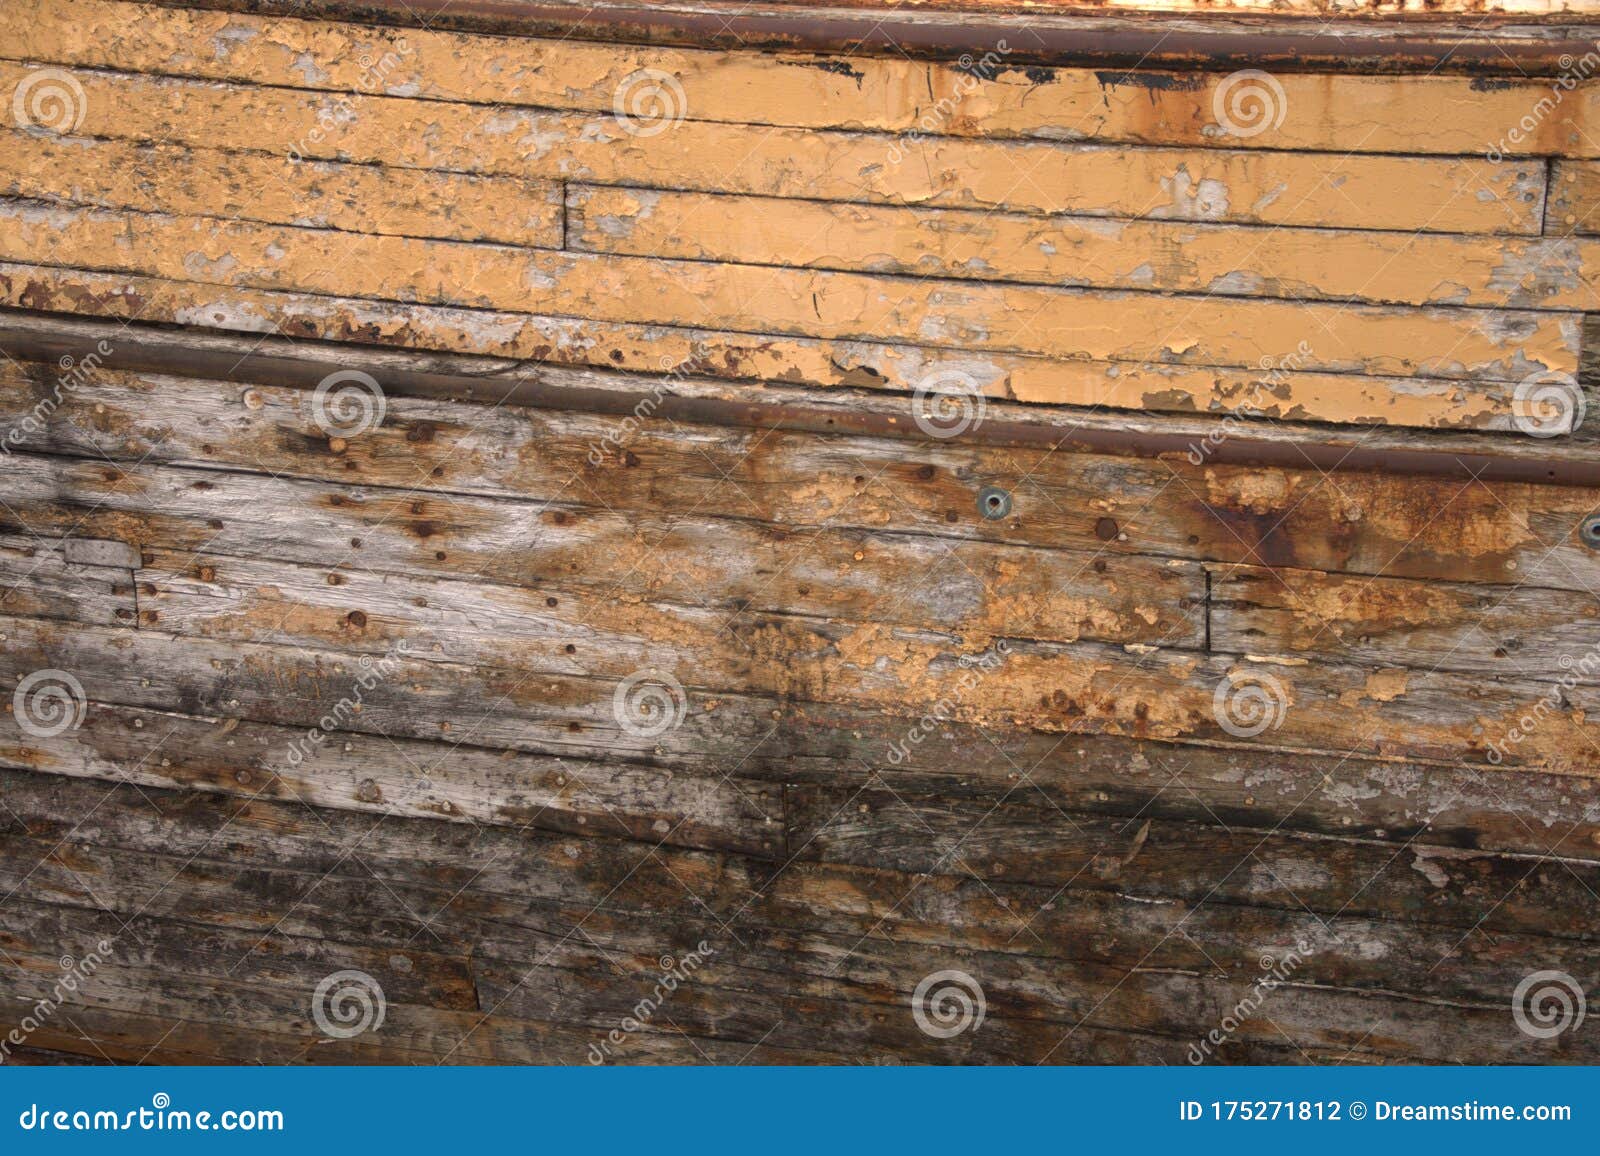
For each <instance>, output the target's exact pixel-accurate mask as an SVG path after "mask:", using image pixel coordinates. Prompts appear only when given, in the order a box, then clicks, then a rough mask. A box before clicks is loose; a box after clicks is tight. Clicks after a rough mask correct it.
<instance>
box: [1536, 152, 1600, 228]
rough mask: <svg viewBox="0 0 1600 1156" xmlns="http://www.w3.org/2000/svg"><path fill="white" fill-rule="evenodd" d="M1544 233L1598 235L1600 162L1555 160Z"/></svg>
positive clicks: (1599, 218) (1599, 222)
mask: <svg viewBox="0 0 1600 1156" xmlns="http://www.w3.org/2000/svg"><path fill="white" fill-rule="evenodd" d="M1544 231H1545V232H1546V233H1549V234H1550V235H1551V236H1556V237H1568V236H1580V237H1582V236H1595V235H1600V163H1595V162H1592V161H1556V162H1555V164H1554V165H1553V166H1551V171H1550V197H1549V202H1548V204H1547V206H1546V213H1545V225H1544Z"/></svg>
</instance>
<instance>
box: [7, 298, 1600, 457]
mask: <svg viewBox="0 0 1600 1156" xmlns="http://www.w3.org/2000/svg"><path fill="white" fill-rule="evenodd" d="M167 337H168V339H167V340H165V341H159V342H157V341H151V340H149V339H147V338H144V337H142V336H141V335H140V334H139V333H138V332H137V331H136V330H122V331H120V332H118V334H117V337H116V340H115V342H114V343H111V345H110V352H109V353H107V354H106V355H105V356H104V357H103V358H102V359H101V360H100V362H99V365H100V366H101V367H102V368H104V369H109V370H125V371H129V372H141V373H168V374H175V375H178V376H184V377H196V378H205V379H207V380H215V381H227V382H233V383H237V384H240V385H269V386H280V387H285V388H291V389H303V390H313V389H315V388H316V387H317V385H318V383H319V382H321V381H322V379H323V378H325V377H326V376H328V375H329V374H331V373H335V372H338V371H343V370H349V369H353V368H360V366H361V363H360V360H359V359H360V357H361V353H362V351H360V350H359V349H357V348H355V347H351V346H341V347H339V348H338V353H337V356H336V357H335V356H333V355H331V354H330V350H329V348H328V347H322V348H321V349H320V350H318V352H319V353H320V354H321V356H320V357H316V358H313V357H310V356H306V357H282V356H278V355H276V354H271V353H262V352H259V351H249V352H241V351H239V350H237V349H229V348H225V347H219V346H217V345H215V344H209V345H184V346H181V347H174V345H173V344H172V341H171V335H167ZM84 348H85V342H84V339H83V337H82V336H81V335H75V334H73V333H70V332H62V331H54V332H51V331H44V332H41V331H40V329H38V328H37V327H35V325H32V324H30V322H29V319H28V317H27V315H25V314H18V313H10V314H7V315H6V316H4V317H0V350H3V351H4V352H5V353H6V354H8V355H9V356H10V357H12V358H15V359H17V360H23V361H36V362H46V363H50V362H61V361H62V359H64V358H77V357H79V356H81V355H82V353H83V350H84ZM301 348H304V347H301ZM68 364H70V362H68ZM367 368H369V369H370V370H371V372H372V374H373V376H374V377H376V378H379V379H380V380H381V383H382V387H383V389H384V391H385V392H387V393H390V394H393V395H395V396H401V397H419V398H430V399H437V400H445V401H465V402H477V403H486V404H492V405H521V406H529V407H533V408H537V409H558V410H559V409H565V410H578V411H584V412H592V413H609V414H617V415H627V414H632V413H635V412H636V411H637V409H638V407H639V405H640V403H641V402H644V401H646V400H647V399H649V412H650V413H651V415H652V416H653V417H656V418H662V419H672V420H677V421H683V422H692V423H698V424H705V425H728V426H746V427H754V428H771V429H787V430H802V431H806V432H810V433H817V434H831V435H860V436H869V437H889V438H900V439H906V440H909V441H918V440H925V439H924V435H922V434H921V433H920V432H919V431H918V430H917V429H916V427H915V425H914V424H913V423H912V422H911V421H910V420H908V417H907V413H908V411H907V410H906V409H905V408H904V407H903V401H904V399H897V398H894V397H884V396H873V397H868V398H857V397H855V396H853V395H852V394H850V393H847V391H843V390H836V391H829V392H828V394H826V395H819V397H818V398H817V400H816V401H815V402H811V401H809V400H807V401H797V400H795V397H796V395H801V394H804V393H806V392H807V391H805V390H785V391H784V400H776V399H775V400H762V399H761V397H760V395H759V392H756V393H753V394H752V395H749V396H747V395H745V394H742V393H741V394H738V395H736V396H728V395H726V394H724V395H720V396H694V395H692V394H689V395H686V394H685V392H681V391H680V392H678V393H665V394H663V393H658V392H657V391H656V389H655V386H656V384H657V383H658V382H659V379H657V378H653V377H639V378H637V382H638V384H637V387H636V388H635V387H633V385H632V382H633V380H635V379H633V378H632V377H631V376H630V375H622V374H616V375H609V374H607V375H604V376H605V377H606V379H607V380H608V381H612V382H613V383H614V384H617V383H623V382H626V383H628V384H627V385H626V386H622V387H608V388H601V387H599V386H593V385H587V386H586V385H583V384H578V383H577V382H581V381H582V380H585V379H587V380H594V379H595V377H596V376H597V375H596V374H594V373H587V374H584V373H578V374H571V373H567V374H560V373H558V372H550V373H546V374H544V375H543V376H540V372H541V371H540V370H538V369H537V367H534V368H532V369H531V370H530V372H531V373H532V374H533V375H534V376H529V377H521V378H512V377H509V376H484V375H482V374H470V373H445V372H433V371H426V370H417V369H401V368H397V367H396V366H395V365H394V364H393V363H392V361H386V362H385V363H384V364H371V365H369V366H368V367H367ZM562 376H564V377H566V378H568V380H559V377H562ZM689 384H691V383H688V382H679V383H675V388H677V387H678V386H687V385H689ZM719 384H720V383H719ZM746 388H748V387H746ZM896 402H901V403H902V404H901V405H899V406H897V405H896ZM1009 408H1012V409H1016V410H1020V409H1021V408H1022V407H1009ZM1215 424H1216V425H1220V422H1219V423H1215ZM1204 438H1205V435H1204V434H1197V433H1196V432H1195V430H1194V429H1193V428H1190V429H1187V430H1179V431H1174V432H1164V431H1156V430H1151V429H1149V428H1138V427H1136V426H1130V425H1124V424H1120V423H1118V424H1099V423H1097V424H1089V423H1083V424H1077V425H1069V424H1061V423H1060V422H1059V421H1045V420H1040V421H1021V420H1017V419H1015V418H1013V417H1007V416H1003V415H1001V416H995V417H991V418H989V419H988V420H985V421H984V422H983V423H982V425H981V426H978V427H976V428H974V429H973V430H969V431H968V432H967V433H966V434H965V435H963V440H965V441H969V442H973V443H978V444H983V445H1015V446H1028V447H1035V448H1049V449H1058V450H1062V451H1065V452H1069V453H1091V454H1110V455H1115V456H1122V457H1146V458H1158V457H1171V458H1185V457H1188V456H1189V455H1190V454H1191V452H1192V451H1193V450H1194V448H1195V445H1196V442H1197V440H1204ZM1417 440H1418V441H1425V440H1426V439H1425V437H1424V436H1423V435H1422V434H1418V435H1417ZM1204 461H1205V462H1206V464H1215V465H1245V466H1261V467H1267V468H1277V469H1291V470H1306V469H1313V468H1314V469H1318V470H1323V471H1328V472H1334V471H1337V472H1355V473H1381V474H1392V475H1401V476H1417V477H1442V478H1454V479H1458V480H1468V479H1481V480H1483V481H1486V482H1521V483H1529V484H1541V485H1562V486H1584V487H1597V488H1600V456H1590V455H1584V456H1580V457H1575V458H1572V459H1559V458H1556V457H1553V456H1538V457H1530V456H1527V455H1511V454H1504V455H1501V454H1494V453H1489V452H1470V451H1468V452H1463V451H1462V450H1461V449H1459V448H1427V447H1426V446H1425V445H1422V446H1418V447H1417V448H1414V449H1412V448H1403V447H1397V446H1395V445H1394V444H1393V443H1392V442H1391V443H1388V444H1384V445H1380V446H1364V445H1363V444H1361V442H1360V441H1352V440H1350V439H1348V438H1345V437H1339V436H1335V435H1333V434H1331V433H1330V435H1329V439H1328V440H1326V441H1317V440H1312V439H1309V438H1307V439H1297V440H1293V441H1287V440H1265V439H1262V438H1260V437H1252V436H1251V435H1250V434H1249V433H1247V432H1244V431H1235V432H1232V433H1231V434H1230V436H1228V437H1226V438H1222V439H1220V440H1217V441H1215V443H1214V444H1209V445H1208V447H1207V449H1206V452H1205V455H1204Z"/></svg>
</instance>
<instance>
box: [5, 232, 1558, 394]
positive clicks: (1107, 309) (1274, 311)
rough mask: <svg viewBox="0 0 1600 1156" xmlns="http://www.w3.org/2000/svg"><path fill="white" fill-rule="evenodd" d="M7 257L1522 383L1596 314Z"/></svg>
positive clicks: (524, 267) (436, 299)
mask: <svg viewBox="0 0 1600 1156" xmlns="http://www.w3.org/2000/svg"><path fill="white" fill-rule="evenodd" d="M0 222H4V226H5V227H4V229H3V230H0V257H4V258H5V259H8V260H13V261H48V262H50V263H52V264H64V265H80V266H86V267H91V268H105V269H117V270H120V271H124V272H130V273H145V274H150V275H153V276H160V277H173V278H182V279H187V280H193V281H206V282H214V283H225V284H234V285H248V286H253V287H256V288H264V289H295V290H302V291H311V292H321V293H335V294H341V295H347V296H364V297H375V298H386V299H394V300H406V301H419V302H424V303H432V304H445V305H467V306H474V307H482V308H489V309H519V310H527V311H530V312H548V313H558V314H565V315H569V316H576V317H585V318H590V319H593V320H598V321H617V322H636V323H646V324H662V325H683V326H699V327H707V328H718V329H733V330H741V329H742V330H746V331H749V330H755V331H758V332H772V333H787V334H794V335H799V336H807V337H821V338H857V339H878V340H890V341H913V342H917V343H919V344H926V345H930V346H935V347H942V348H953V349H960V350H996V351H1007V352H1017V353H1033V354H1041V355H1046V356H1051V357H1062V358H1071V359H1083V360H1099V361H1134V362H1144V361H1161V362H1178V363H1184V364H1199V365H1231V366H1254V365H1257V364H1260V363H1262V360H1263V359H1267V363H1268V364H1277V363H1278V362H1280V361H1282V360H1283V359H1284V358H1286V357H1289V356H1290V355H1296V356H1297V357H1298V358H1299V360H1298V361H1297V363H1296V365H1295V368H1297V369H1302V370H1328V371H1333V372H1344V373H1349V372H1361V373H1372V374H1378V375H1402V376H1412V375H1415V376H1421V377H1443V378H1452V379H1484V380H1496V381H1507V380H1510V381H1517V380H1521V379H1523V378H1525V377H1527V376H1529V375H1530V374H1534V373H1540V372H1565V373H1572V372H1575V371H1576V369H1577V362H1578V343H1579V330H1580V320H1581V318H1580V316H1579V315H1576V314H1572V315H1567V314H1538V313H1503V312H1493V311H1488V310H1468V309H1426V310H1419V309H1390V308H1378V307H1372V306H1356V305H1345V306H1333V305H1319V304H1300V303H1295V302H1285V301H1276V300H1239V299H1230V298H1223V297H1186V298H1171V297H1165V296H1161V295H1158V294H1153V293H1110V292H1096V291H1084V290H1073V289H1054V288H1041V287H1035V286H1020V285H996V284H978V283H973V282H960V281H940V280H925V279H910V278H893V277H883V276H873V275H868V274H859V273H829V272H816V271H811V270H791V269H776V268H763V267H757V266H748V265H715V264H709V263H705V262H695V261H665V260H655V259H648V258H638V257H615V256H609V255H606V256H599V255H593V254H581V253H557V252H548V251H543V250H528V249H512V248H508V247H504V246H494V245H487V244H462V243H457V242H450V241H426V240H417V239H413V238H404V237H377V236H358V235H355V234H349V233H336V232H329V231H325V230H311V229H293V228H287V227H282V226H269V225H258V224H254V223H251V222H242V221H224V220H218V219H215V218H207V217H170V216H158V215H153V214H152V215H139V216H136V217H130V216H128V215H126V214H119V213H112V212H107V211H102V210H90V209H66V208H54V207H40V206H36V205H30V204H18V203H15V202H10V203H5V204H0Z"/></svg>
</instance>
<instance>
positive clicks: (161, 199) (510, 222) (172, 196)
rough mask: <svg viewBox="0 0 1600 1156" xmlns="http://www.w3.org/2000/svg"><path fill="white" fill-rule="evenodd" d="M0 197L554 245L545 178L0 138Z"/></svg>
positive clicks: (556, 225)
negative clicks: (472, 174)
mask: <svg viewBox="0 0 1600 1156" xmlns="http://www.w3.org/2000/svg"><path fill="white" fill-rule="evenodd" d="M0 194H3V195H5V196H8V197H27V198H42V199H45V200H51V201H65V202H68V203H71V204H78V205H98V206H101V207H104V208H110V209H134V210H138V211H141V212H161V213H177V214H183V215H202V216H213V217H223V218H230V219H235V220H245V221H261V222H268V223H275V224H282V225H305V226H314V227H317V228H326V229H341V230H347V231H350V232H355V233H381V234H384V235H390V236H395V235H398V236H414V237H438V238H448V239H453V240H459V241H483V240H488V241H501V242H505V243H507V244H516V245H533V246H539V247H542V248H560V247H561V227H562V226H561V222H562V206H561V201H560V197H559V189H558V188H557V187H556V186H555V185H552V184H542V183H540V182H537V181H527V180H518V179H514V178H509V177H478V176H471V175H468V174H465V173H446V172H424V171H421V170H418V169H396V168H385V167H382V166H374V165H352V164H338V163H333V162H327V161H307V160H302V161H298V162H297V161H293V160H289V159H287V158H283V157H274V156H266V155H262V154H259V153H230V152H222V151H220V150H218V149H210V148H183V147H179V146H175V145H160V144H141V143H136V142H128V141H120V140H94V139H90V138H87V137H60V136H53V135H49V134H40V133H34V132H18V131H15V130H12V131H6V132H4V133H3V134H0Z"/></svg>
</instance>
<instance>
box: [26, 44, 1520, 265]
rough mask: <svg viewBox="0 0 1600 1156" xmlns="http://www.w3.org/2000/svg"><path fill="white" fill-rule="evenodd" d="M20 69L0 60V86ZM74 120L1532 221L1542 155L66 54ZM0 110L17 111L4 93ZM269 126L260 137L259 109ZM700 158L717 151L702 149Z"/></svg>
mask: <svg viewBox="0 0 1600 1156" xmlns="http://www.w3.org/2000/svg"><path fill="white" fill-rule="evenodd" d="M30 71H31V70H30V69H29V68H28V67H27V66H26V65H22V64H17V63H12V62H0V89H4V90H6V91H11V90H13V89H15V88H16V86H17V85H19V84H21V83H22V82H23V81H24V80H25V79H26V77H27V75H28V73H29V72H30ZM70 75H71V76H72V78H73V80H74V82H75V83H76V85H77V86H78V88H79V89H80V90H81V91H82V93H83V95H82V98H81V99H77V98H75V103H76V104H77V105H78V106H79V107H81V108H82V109H83V110H84V117H83V119H82V122H81V123H80V124H79V125H78V126H77V131H78V132H80V133H81V134H83V135H85V136H103V137H112V138H116V139H122V140H135V141H144V142H163V143H168V144H181V145H187V146H189V147H202V148H226V149H232V150H262V149H265V150H266V151H269V152H271V153H273V154H275V155H280V156H281V155H297V154H298V155H302V156H305V157H309V158H311V159H315V160H342V161H357V162H364V163H376V164H385V165H393V166H397V167H403V168H420V169H450V170H454V171H459V172H467V173H493V174H503V175H509V176H514V177H524V178H533V179H544V180H573V181H584V182H588V183H593V184H623V185H639V186H644V187H649V188H682V189H695V190H700V191H706V192H730V193H748V194H757V195H762V196H792V197H812V198H818V199H822V200H837V201H864V202H869V203H889V204H932V205H937V206H941V207H956V206H968V207H977V208H1000V207H1007V208H1011V209H1014V210H1016V211H1019V212H1042V213H1078V214H1085V215H1112V216H1137V217H1157V218H1171V219H1176V220H1223V221H1240V222H1256V223H1260V224H1282V225H1327V226H1332V227H1346V228H1369V229H1402V230H1417V229H1421V230H1433V231H1440V232H1450V233H1473V232H1492V233H1538V232H1539V231H1540V226H1541V223H1542V222H1543V219H1544V180H1545V170H1544V164H1543V162H1542V161H1525V160H1516V161H1509V162H1505V163H1502V164H1498V165H1497V164H1494V163H1493V162H1491V161H1488V160H1486V159H1483V158H1482V157H1474V158H1446V157H1439V158H1430V157H1402V156H1386V155H1366V156H1362V155H1355V154H1350V153H1348V152H1344V151H1341V152H1337V153H1284V152H1250V151H1246V150H1239V149H1231V150H1229V149H1164V148H1128V147H1126V146H1121V145H1097V144H1056V143H1049V142H1040V141H983V140H956V139H930V140H927V141H924V142H923V143H922V144H921V145H920V146H919V147H918V150H917V153H916V155H915V156H914V157H909V156H908V157H907V158H906V160H905V163H902V164H893V163H891V161H892V157H891V152H892V151H893V150H894V149H895V148H897V147H898V139H897V138H895V137H892V136H886V135H882V134H863V133H849V132H826V133H819V132H814V131H811V130H806V129H784V128H767V127H763V126H752V125H739V124H719V123H707V122H703V121H688V120H686V121H682V122H680V123H678V124H677V125H676V126H675V127H674V128H673V129H672V130H671V131H670V132H665V133H655V134H653V135H642V134H639V133H637V132H636V131H635V130H634V129H633V128H632V127H631V126H629V125H627V124H625V123H623V122H620V121H619V120H618V119H617V118H616V117H614V116H612V115H610V114H606V115H598V116H597V115H594V114H584V113H561V112H541V111H534V110H527V109H517V108H504V107H494V108H485V107H483V106H480V105H468V104H458V103H451V102H445V101H434V100H412V99H408V98H402V97H392V96H364V97H363V98H362V99H361V100H360V101H359V102H352V101H351V100H350V99H349V98H348V97H341V96H339V95H338V94H332V93H321V92H308V91H297V90H294V89H286V88H260V87H240V86H235V85H225V84H212V83H203V82H199V81H185V80H165V79H158V78H151V77H144V76H134V75H128V74H123V73H113V72H101V71H85V70H70ZM0 115H3V116H4V117H5V119H4V121H0V123H3V124H6V125H10V126H11V127H17V122H16V120H15V115H16V114H15V112H14V110H13V109H12V108H11V107H10V106H9V105H7V106H6V107H5V108H4V109H0ZM263 124H270V125H273V126H274V131H273V133H272V135H271V136H270V137H264V136H263V134H262V133H261V132H259V131H258V127H257V126H259V125H263ZM709 158H727V160H726V162H724V163H713V162H712V161H710V160H709Z"/></svg>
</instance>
